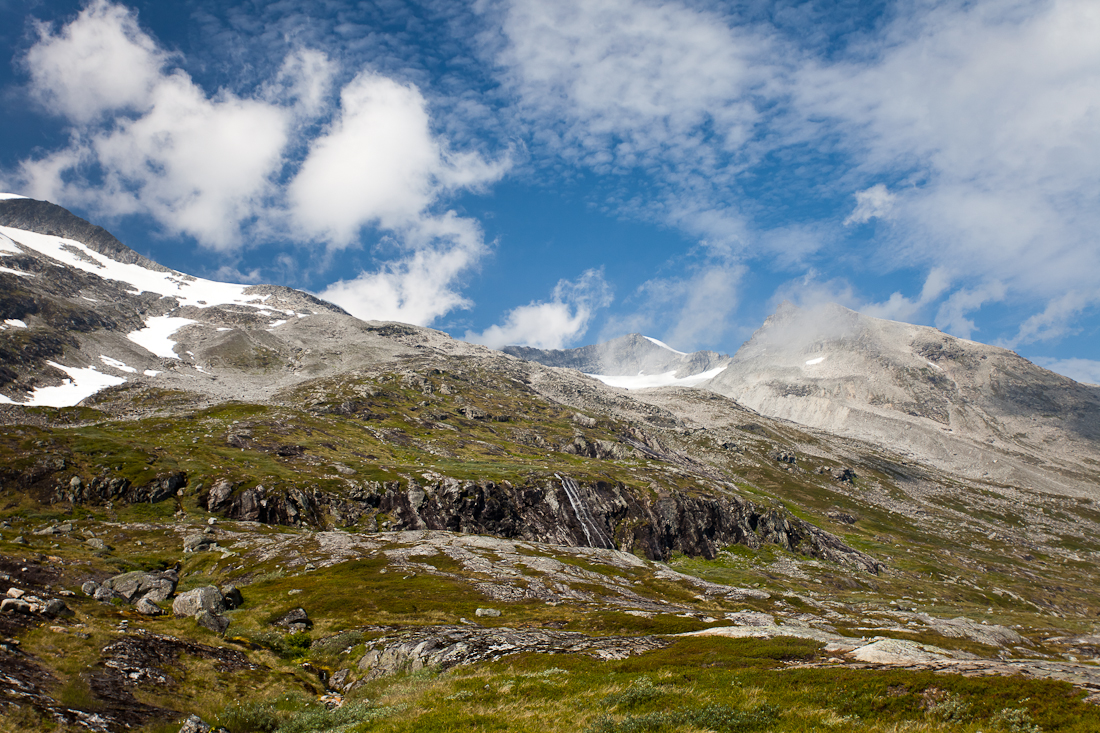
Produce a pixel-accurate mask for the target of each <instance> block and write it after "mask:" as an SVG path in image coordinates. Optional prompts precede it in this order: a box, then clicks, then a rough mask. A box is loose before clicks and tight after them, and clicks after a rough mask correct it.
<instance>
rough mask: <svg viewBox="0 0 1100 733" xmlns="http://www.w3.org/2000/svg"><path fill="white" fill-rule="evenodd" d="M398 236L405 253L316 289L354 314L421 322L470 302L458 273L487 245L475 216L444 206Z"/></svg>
mask: <svg viewBox="0 0 1100 733" xmlns="http://www.w3.org/2000/svg"><path fill="white" fill-rule="evenodd" d="M398 236H399V237H400V238H401V240H402V243H403V246H404V247H406V248H407V249H408V252H407V253H406V254H404V255H402V256H400V257H398V258H396V259H393V260H389V261H386V262H384V263H383V264H381V265H380V266H379V267H378V269H376V270H374V271H371V272H362V273H360V274H359V276H358V277H356V278H354V279H352V280H340V281H338V282H335V283H332V284H331V285H329V286H328V287H327V288H326V289H325V290H323V291H322V292H320V293H318V295H319V296H320V297H322V298H324V299H325V300H328V301H331V302H333V303H335V304H337V305H338V306H340V307H341V308H343V309H344V310H346V311H347V312H349V313H351V314H352V315H353V316H357V317H358V318H362V319H365V320H377V321H401V322H403V323H415V324H417V325H422V326H423V325H427V324H429V323H431V322H432V321H434V320H435V319H436V318H438V317H440V316H442V315H443V314H445V313H449V312H450V311H452V310H455V309H456V308H468V307H469V306H470V305H471V303H470V301H469V300H468V299H467V298H466V297H465V296H463V295H462V293H461V292H460V286H461V277H462V275H463V274H464V273H466V272H468V271H469V270H470V269H471V268H472V267H474V266H475V265H476V264H477V262H478V261H479V260H480V259H481V257H482V256H483V255H484V254H485V251H486V246H485V244H484V239H483V236H482V232H481V229H480V227H479V226H478V225H477V223H476V222H475V221H473V220H472V219H464V218H461V217H458V216H456V215H455V214H454V213H453V212H448V213H447V214H444V215H442V216H439V217H424V218H421V219H420V220H418V221H416V222H414V223H413V224H412V225H410V226H408V227H406V228H404V229H402V230H400V231H399V232H398Z"/></svg>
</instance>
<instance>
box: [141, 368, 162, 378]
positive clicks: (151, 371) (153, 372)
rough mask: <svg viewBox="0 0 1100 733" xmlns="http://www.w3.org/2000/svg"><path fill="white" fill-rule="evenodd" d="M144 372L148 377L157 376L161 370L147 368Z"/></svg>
mask: <svg viewBox="0 0 1100 733" xmlns="http://www.w3.org/2000/svg"><path fill="white" fill-rule="evenodd" d="M142 374H144V375H145V376H147V377H155V376H157V375H158V374H160V372H158V371H157V370H156V369H146V370H145V371H144V372H142Z"/></svg>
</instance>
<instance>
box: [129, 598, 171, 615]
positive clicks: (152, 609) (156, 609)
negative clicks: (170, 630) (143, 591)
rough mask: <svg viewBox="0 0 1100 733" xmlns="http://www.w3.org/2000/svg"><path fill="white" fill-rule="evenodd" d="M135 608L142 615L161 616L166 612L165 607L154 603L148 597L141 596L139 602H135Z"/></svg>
mask: <svg viewBox="0 0 1100 733" xmlns="http://www.w3.org/2000/svg"><path fill="white" fill-rule="evenodd" d="M134 610H135V611H137V612H138V613H140V614H141V615H142V616H161V615H163V614H164V609H163V608H161V607H160V606H158V605H157V604H155V603H153V602H152V601H151V600H149V598H148V597H143V598H139V599H138V601H137V603H135V604H134Z"/></svg>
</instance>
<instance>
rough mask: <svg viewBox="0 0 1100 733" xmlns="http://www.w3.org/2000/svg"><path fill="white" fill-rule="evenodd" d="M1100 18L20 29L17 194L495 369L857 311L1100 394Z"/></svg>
mask: <svg viewBox="0 0 1100 733" xmlns="http://www.w3.org/2000/svg"><path fill="white" fill-rule="evenodd" d="M1097 38H1100V6H1098V5H1097V3H1096V2H1095V1H1094V0H997V1H993V0H986V1H982V0H968V1H965V2H963V1H958V2H953V1H947V2H930V1H927V0H911V1H909V2H892V3H885V2H861V1H858V0H847V1H845V0H833V1H831V2H827V1H825V0H820V1H817V2H815V1H812V0H811V1H810V2H799V1H795V0H776V1H774V2H765V1H764V0H745V1H744V2H726V3H712V2H705V1H704V0H681V1H680V2H656V1H655V0H557V1H556V2H554V3H547V2H540V1H538V0H477V1H476V2H470V3H458V2H450V1H448V2H435V1H434V0H423V1H421V2H406V1H404V0H382V1H379V2H374V3H370V2H350V1H349V2H344V1H343V0H317V1H316V2H310V1H308V0H306V1H303V2H285V1H284V2H270V3H264V2H242V3H238V4H235V5H234V4H230V3H224V2H211V1H208V0H185V1H180V2H131V3H115V2H109V1H108V0H94V1H92V2H60V1H58V2H43V1H41V0H0V42H2V43H3V45H4V47H5V48H7V49H9V51H10V56H9V58H8V59H7V62H6V63H5V64H3V65H0V93H2V94H3V104H2V105H0V129H2V132H3V134H2V135H0V188H3V189H5V190H8V191H11V192H15V193H21V194H25V195H28V196H33V197H35V198H45V199H48V200H51V201H54V202H56V203H60V204H62V205H63V206H66V207H67V208H69V209H71V210H73V211H74V212H76V213H78V214H80V215H82V216H85V217H86V218H88V219H91V220H93V221H95V222H97V223H100V224H102V225H104V226H106V227H107V228H108V229H110V230H111V231H112V232H114V233H115V234H116V235H117V236H119V238H120V239H122V240H123V241H124V242H126V243H127V244H129V245H130V246H131V247H133V248H134V249H137V250H138V251H141V252H143V253H145V254H147V255H149V256H151V257H153V258H154V259H156V260H158V261H160V262H162V263H164V264H167V265H169V266H171V267H174V268H177V269H180V270H184V271H187V272H191V273H194V274H197V275H202V276H205V277H212V278H216V279H224V280H231V281H237V282H275V283H280V284H286V285H291V286H294V287H300V288H305V289H308V290H311V291H313V292H316V293H319V294H321V295H323V296H324V297H327V298H329V299H331V300H333V301H335V302H337V303H339V304H340V305H342V306H344V307H345V308H346V309H348V310H349V311H351V312H352V313H355V314H356V315H359V316H361V317H364V318H385V319H395V320H404V321H409V322H414V323H419V324H423V325H430V326H433V327H436V328H441V329H443V330H446V331H448V332H450V333H452V334H454V335H455V336H458V337H462V338H468V339H470V340H475V341H479V342H483V343H488V344H489V345H493V346H500V345H503V344H505V343H527V344H530V345H534V346H541V347H549V348H560V347H567V346H574V345H580V344H583V343H591V342H595V341H598V340H603V339H606V338H610V337H613V336H616V335H620V334H622V333H627V332H631V331H640V332H643V333H646V334H648V335H651V336H655V337H657V338H661V339H662V340H664V341H666V342H668V343H670V344H672V345H673V346H675V347H677V348H679V349H683V350H689V349H696V348H712V349H716V350H719V351H724V352H733V351H735V350H736V349H737V347H738V346H739V345H740V343H741V342H742V341H743V340H744V339H745V338H747V337H748V335H750V334H751V332H752V331H753V330H754V329H755V328H756V327H757V326H758V325H759V324H760V322H761V321H762V320H763V319H764V318H765V317H766V316H767V315H768V314H769V313H770V312H771V311H772V310H773V309H774V308H775V306H776V305H777V304H778V303H779V302H781V301H782V300H784V299H790V300H792V301H794V302H796V303H799V304H803V305H813V304H815V303H818V302H822V301H837V302H840V303H843V304H844V305H847V306H849V307H852V308H856V309H858V310H861V311H863V312H865V313H869V314H872V315H876V316H882V317H887V318H893V319H896V320H903V321H908V322H913V323H923V324H929V325H934V326H937V327H939V328H941V329H942V330H944V331H947V332H949V333H952V334H955V335H957V336H962V337H967V338H973V339H975V340H979V341H983V342H987V343H995V344H998V345H1002V346H1005V347H1008V348H1012V349H1014V350H1016V351H1018V352H1019V353H1021V354H1023V355H1025V356H1027V357H1029V358H1032V359H1033V360H1035V361H1037V362H1038V363H1041V364H1043V365H1045V366H1049V367H1051V368H1054V369H1056V370H1058V371H1061V372H1062V373H1065V374H1069V375H1070V376H1073V377H1075V378H1078V379H1081V380H1085V381H1091V382H1100V338H1098V336H1100V309H1098V307H1097V306H1098V302H1100V288H1098V286H1097V280H1098V275H1100V234H1098V233H1100V44H1098V43H1096V39H1097Z"/></svg>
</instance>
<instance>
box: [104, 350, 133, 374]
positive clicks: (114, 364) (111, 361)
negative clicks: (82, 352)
mask: <svg viewBox="0 0 1100 733" xmlns="http://www.w3.org/2000/svg"><path fill="white" fill-rule="evenodd" d="M99 360H100V361H102V362H103V363H104V364H106V365H107V366H109V367H114V368H115V369H118V370H120V371H123V372H130V373H131V374H133V373H134V372H136V371H137V369H134V368H133V367H132V366H126V364H124V363H123V362H121V361H119V360H118V359H112V358H111V357H109V356H103V355H102V354H101V355H100V357H99Z"/></svg>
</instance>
